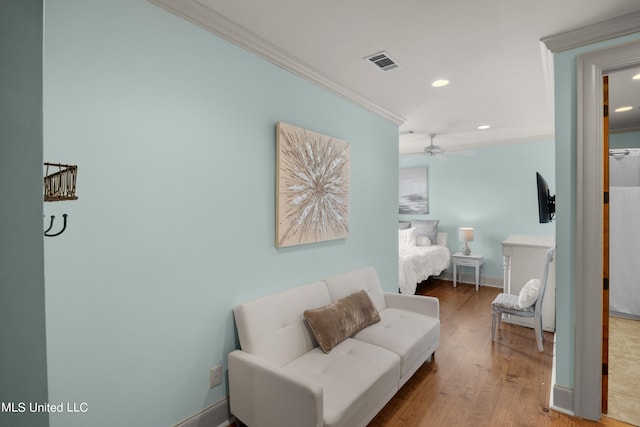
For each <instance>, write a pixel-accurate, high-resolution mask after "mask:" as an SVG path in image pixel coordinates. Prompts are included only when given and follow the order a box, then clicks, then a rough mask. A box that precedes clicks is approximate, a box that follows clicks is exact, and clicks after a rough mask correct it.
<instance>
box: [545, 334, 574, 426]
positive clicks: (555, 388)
mask: <svg viewBox="0 0 640 427" xmlns="http://www.w3.org/2000/svg"><path fill="white" fill-rule="evenodd" d="M551 384H552V386H551V391H550V393H549V408H550V409H552V410H554V411H556V412H560V413H561V414H565V415H569V416H572V417H573V416H575V413H574V412H573V390H572V389H570V388H566V387H562V386H559V385H557V384H556V335H555V334H554V336H553V362H552V364H551Z"/></svg>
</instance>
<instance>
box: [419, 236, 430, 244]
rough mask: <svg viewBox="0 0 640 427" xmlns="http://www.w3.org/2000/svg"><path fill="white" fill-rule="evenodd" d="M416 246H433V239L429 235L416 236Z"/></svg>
mask: <svg viewBox="0 0 640 427" xmlns="http://www.w3.org/2000/svg"><path fill="white" fill-rule="evenodd" d="M416 246H431V239H430V238H428V237H427V236H416Z"/></svg>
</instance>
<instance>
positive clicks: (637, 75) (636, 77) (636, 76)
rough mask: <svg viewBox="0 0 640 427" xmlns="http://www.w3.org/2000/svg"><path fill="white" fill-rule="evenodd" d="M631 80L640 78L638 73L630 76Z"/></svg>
mask: <svg viewBox="0 0 640 427" xmlns="http://www.w3.org/2000/svg"><path fill="white" fill-rule="evenodd" d="M631 78H632V79H633V80H640V74H636V75H635V76H633V77H631Z"/></svg>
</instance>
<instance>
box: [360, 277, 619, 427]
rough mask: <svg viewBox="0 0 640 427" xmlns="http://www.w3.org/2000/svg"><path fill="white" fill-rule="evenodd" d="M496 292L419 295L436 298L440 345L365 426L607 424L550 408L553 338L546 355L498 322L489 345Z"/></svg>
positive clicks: (527, 333)
mask: <svg viewBox="0 0 640 427" xmlns="http://www.w3.org/2000/svg"><path fill="white" fill-rule="evenodd" d="M499 292H500V289H498V288H491V287H481V288H480V290H479V291H478V292H476V290H475V287H474V286H473V285H469V284H460V285H458V287H457V288H455V289H454V288H453V286H452V283H451V282H449V281H443V280H431V281H429V282H428V283H423V284H420V285H419V287H418V290H417V293H418V294H421V295H431V296H435V297H437V298H439V299H440V321H441V331H440V334H441V335H440V346H439V348H438V350H436V355H435V360H434V361H433V362H427V363H425V364H424V365H423V366H422V367H421V368H420V369H419V370H418V371H417V372H416V373H415V375H414V376H413V378H411V380H409V381H408V382H407V383H406V384H405V385H404V386H403V387H402V389H400V391H399V392H398V393H397V394H396V396H395V397H394V398H393V399H392V400H391V401H390V402H389V403H388V404H387V405H386V406H385V407H384V408H383V410H382V411H381V412H380V413H379V414H378V415H377V416H376V417H375V418H374V419H373V420H372V421H371V423H370V424H369V427H382V426H384V427H417V426H436V427H438V426H456V427H458V426H474V427H476V426H536V427H539V426H613V427H622V426H624V427H627V426H629V424H625V423H623V422H620V421H616V420H613V419H609V418H606V417H603V418H602V419H601V420H600V421H599V422H593V421H588V420H584V419H580V418H577V417H570V416H567V415H564V414H561V413H558V412H555V411H553V410H550V409H549V407H548V405H549V391H550V382H551V365H552V351H553V342H552V340H553V335H552V334H551V333H549V332H545V340H546V341H545V344H544V348H545V351H544V353H540V352H538V349H537V347H536V342H535V338H534V335H533V331H532V330H531V329H528V328H524V327H520V326H514V325H510V324H508V323H503V330H502V332H501V333H499V334H498V337H497V339H496V342H492V341H491V301H493V299H494V298H495V296H496V295H497V294H498V293H499Z"/></svg>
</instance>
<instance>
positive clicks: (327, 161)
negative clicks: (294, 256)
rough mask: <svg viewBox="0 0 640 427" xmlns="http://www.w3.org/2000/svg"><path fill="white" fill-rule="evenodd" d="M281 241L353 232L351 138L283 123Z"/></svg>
mask: <svg viewBox="0 0 640 427" xmlns="http://www.w3.org/2000/svg"><path fill="white" fill-rule="evenodd" d="M276 171H277V172H276V173H277V177H276V181H277V190H276V197H277V200H276V221H277V222H276V246H277V247H279V248H280V247H285V246H293V245H302V244H305V243H313V242H320V241H325V240H333V239H342V238H345V237H347V235H348V234H349V186H350V171H349V143H347V142H345V141H341V140H339V139H335V138H332V137H329V136H325V135H321V134H319V133H316V132H312V131H310V130H307V129H303V128H299V127H296V126H292V125H289V124H286V123H278V127H277V167H276Z"/></svg>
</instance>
